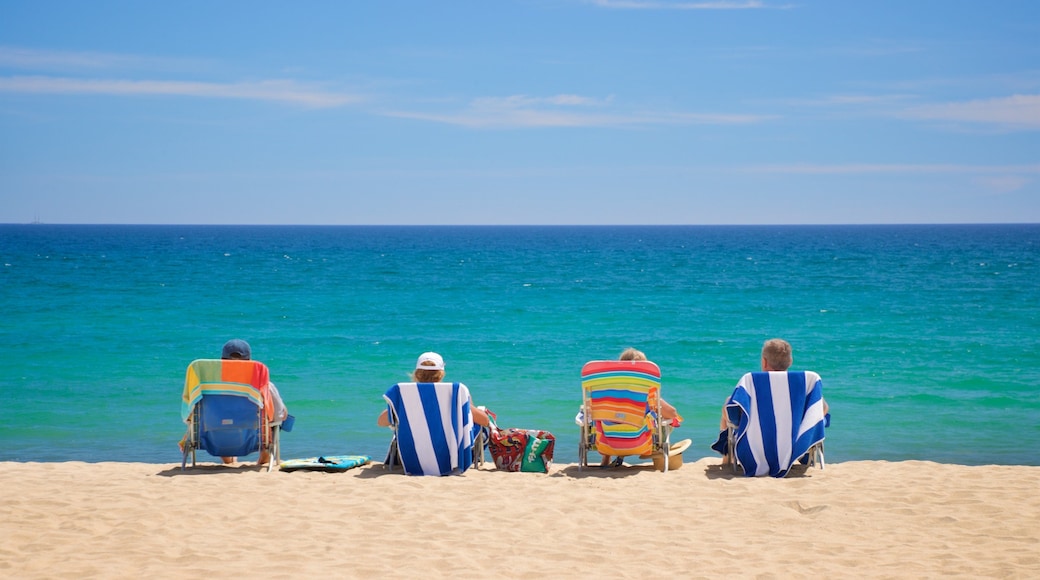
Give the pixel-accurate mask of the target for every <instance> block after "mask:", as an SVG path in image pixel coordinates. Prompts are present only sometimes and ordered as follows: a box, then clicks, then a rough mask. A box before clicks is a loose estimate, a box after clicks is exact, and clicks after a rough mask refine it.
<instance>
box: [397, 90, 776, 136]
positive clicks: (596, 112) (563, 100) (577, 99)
mask: <svg viewBox="0 0 1040 580" xmlns="http://www.w3.org/2000/svg"><path fill="white" fill-rule="evenodd" d="M383 114H384V115H386V116H390V117H399V118H406V119H417V120H423V121H430V122H435V123H445V124H449V125H457V126H461V127H469V128H474V129H515V128H537V127H624V126H647V125H693V124H714V125H740V124H751V123H758V122H762V121H765V120H768V119H769V118H770V117H768V116H765V115H750V114H732V113H683V112H670V111H663V112H662V111H619V110H618V107H616V106H615V103H614V99H613V97H608V98H605V99H596V98H592V97H584V96H580V95H567V94H564V95H555V96H550V97H530V96H527V95H512V96H507V97H482V98H478V99H473V100H472V101H470V102H469V104H467V105H466V106H465V107H463V108H462V109H461V110H458V111H449V112H430V111H401V110H398V111H385V112H384V113H383Z"/></svg>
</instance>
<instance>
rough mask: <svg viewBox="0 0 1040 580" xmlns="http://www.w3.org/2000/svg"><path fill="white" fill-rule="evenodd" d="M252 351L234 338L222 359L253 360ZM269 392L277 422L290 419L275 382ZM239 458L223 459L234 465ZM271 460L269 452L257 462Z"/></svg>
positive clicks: (245, 343) (264, 453)
mask: <svg viewBox="0 0 1040 580" xmlns="http://www.w3.org/2000/svg"><path fill="white" fill-rule="evenodd" d="M251 356H252V349H250V348H249V343H248V342H246V341H244V340H242V339H241V338H232V339H231V340H229V341H227V342H225V343H224V348H223V350H221V352H220V358H222V359H224V360H252V359H251ZM267 390H268V391H269V392H270V393H271V402H272V403H274V418H275V420H276V421H285V420H286V419H287V418H288V417H289V410H288V409H287V408H286V407H285V403H283V402H282V396H281V395H280V394H278V388H277V387H275V386H274V382H272V381H268V382H267ZM236 459H238V458H237V457H221V460H223V461H224V463H234V462H235V460H236ZM270 460H271V454H270V453H268V452H267V451H264V450H261V451H260V460H259V461H258V462H257V464H258V465H267V462H268V461H270Z"/></svg>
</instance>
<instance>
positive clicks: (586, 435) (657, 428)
mask: <svg viewBox="0 0 1040 580" xmlns="http://www.w3.org/2000/svg"><path fill="white" fill-rule="evenodd" d="M603 363H609V366H611V367H614V368H616V369H617V370H627V371H631V372H636V373H639V374H641V375H646V376H647V377H649V379H651V380H652V382H655V383H656V385H655V386H653V387H651V388H650V389H649V392H648V402H647V414H646V415H645V416H644V417H649V419H650V423H651V424H650V425H649V428H650V430H651V438H652V443H651V453H663V454H664V465H663V469H662V471H663V472H667V471H668V463H669V461H668V453H669V451H670V448H671V443H670V437H671V426H670V425H667V424H666V422H665V421H663V420H661V371H660V369H659V368H658V366H657V365H656V364H654V363H652V362H650V361H590V362H588V363H586V364H585V366H584V367H582V388H581V411H580V415H581V418H582V420H581V433H580V434H579V438H578V471H579V472H580V471H582V470H584V468H586V467H588V465H589V461H588V455H589V452H590V451H595V452H597V453H599V450H598V448H597V444H596V429H595V421H594V420H593V419H592V414H593V413H592V412H591V409H592V398H591V396H590V390H591V389H590V388H589V387H590V385H589V382H590V380H589V377H591V376H594V375H593V373H591V371H590V368H591V365H601V364H603ZM587 371H588V372H587ZM621 382H622V383H623V381H621ZM614 388H617V386H615V387H614ZM630 424H633V425H634V423H630ZM620 457H627V456H620Z"/></svg>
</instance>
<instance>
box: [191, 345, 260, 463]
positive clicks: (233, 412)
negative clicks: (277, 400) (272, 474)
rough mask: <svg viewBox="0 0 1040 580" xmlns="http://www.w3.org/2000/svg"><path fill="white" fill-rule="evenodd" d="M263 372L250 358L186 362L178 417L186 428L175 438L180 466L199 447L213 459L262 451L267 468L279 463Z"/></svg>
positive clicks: (193, 461)
mask: <svg viewBox="0 0 1040 580" xmlns="http://www.w3.org/2000/svg"><path fill="white" fill-rule="evenodd" d="M268 379H269V372H268V369H267V366H266V365H264V363H262V362H258V361H253V360H216V359H199V360H196V361H192V363H191V364H190V365H188V371H187V376H186V377H185V379H184V392H183V394H182V397H181V418H182V419H183V420H184V421H185V422H186V423H187V424H188V432H187V434H185V436H184V440H183V441H182V442H181V445H182V448H183V449H182V450H183V452H184V457H183V458H182V460H181V469H182V470H183V469H184V468H185V466H186V465H187V462H188V456H189V455H190V456H191V465H192V467H194V466H195V453H196V451H198V450H200V449H201V450H204V451H206V452H207V453H209V454H210V455H212V456H214V457H231V456H233V457H239V456H242V455H249V454H250V453H256V452H259V451H267V452H268V453H270V455H271V458H270V461H269V462H268V464H267V470H268V471H271V469H272V468H273V466H274V465H275V464H276V463H278V461H279V449H278V441H279V431H280V426H281V421H275V419H274V405H273V403H272V400H271V394H270V392H269V390H268V383H269V380H268Z"/></svg>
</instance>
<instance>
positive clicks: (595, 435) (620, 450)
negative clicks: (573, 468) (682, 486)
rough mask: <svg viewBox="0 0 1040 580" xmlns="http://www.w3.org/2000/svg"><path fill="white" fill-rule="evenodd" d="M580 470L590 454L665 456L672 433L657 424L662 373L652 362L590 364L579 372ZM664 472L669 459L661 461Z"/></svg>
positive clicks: (593, 362)
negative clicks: (580, 399) (580, 409)
mask: <svg viewBox="0 0 1040 580" xmlns="http://www.w3.org/2000/svg"><path fill="white" fill-rule="evenodd" d="M581 393H582V407H581V408H582V411H581V413H580V418H581V423H580V424H581V439H580V441H579V444H578V469H579V470H581V469H583V468H584V467H586V466H588V454H589V451H596V452H597V453H599V454H601V455H614V456H618V457H624V456H628V455H638V456H642V457H648V456H650V455H651V454H653V453H657V452H661V453H664V454H665V456H667V452H666V451H665V450H668V449H669V448H670V446H669V441H668V438H669V434H670V431H671V429H670V428H669V427H668V426H666V425H665V424H664V422H663V421H660V420H659V419H658V418H659V417H660V416H661V369H659V368H658V367H657V365H656V364H654V363H652V362H650V361H619V360H610V361H591V362H588V363H586V364H585V366H584V367H582V369H581ZM663 470H664V471H668V461H665V462H664V469H663Z"/></svg>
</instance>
